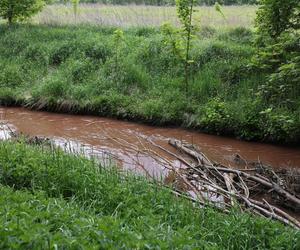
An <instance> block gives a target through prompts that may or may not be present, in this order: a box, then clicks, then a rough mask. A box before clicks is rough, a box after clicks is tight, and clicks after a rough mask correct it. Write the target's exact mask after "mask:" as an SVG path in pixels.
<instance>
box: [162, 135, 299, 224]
mask: <svg viewBox="0 0 300 250" xmlns="http://www.w3.org/2000/svg"><path fill="white" fill-rule="evenodd" d="M169 144H170V145H172V146H173V147H174V148H176V149H177V150H178V152H180V153H178V154H174V153H173V152H171V151H168V150H167V149H165V148H163V147H161V146H159V145H156V146H157V147H159V148H160V149H161V150H164V151H165V152H168V153H169V154H171V155H173V156H174V157H176V158H177V159H178V160H180V161H181V162H182V163H183V165H184V166H185V167H184V168H182V169H173V171H174V173H175V174H174V175H175V178H174V182H173V187H174V188H175V189H177V192H178V193H181V194H182V193H183V192H185V193H189V194H190V196H191V197H192V199H193V200H194V201H197V202H199V203H200V204H202V205H211V206H214V207H216V208H218V209H220V210H222V211H224V212H227V211H228V210H229V208H230V207H233V206H238V207H240V208H241V209H242V210H245V211H249V212H252V213H254V214H257V215H260V216H264V217H268V218H271V219H275V220H278V221H280V222H282V223H284V224H286V225H289V226H292V227H294V228H297V229H300V222H299V221H298V220H297V219H296V218H294V217H293V216H292V215H291V214H290V213H288V212H286V209H285V211H283V210H282V208H280V207H285V208H287V209H289V210H294V212H297V211H298V212H299V210H300V196H299V195H300V193H299V192H298V191H299V189H298V188H299V183H300V180H299V178H300V177H299V173H297V171H296V170H295V173H294V172H292V173H291V174H289V173H288V171H279V172H275V171H273V170H272V169H271V168H269V167H267V166H264V165H263V164H262V163H259V162H258V163H256V164H253V163H252V164H251V167H252V168H251V169H249V168H248V169H246V168H245V169H243V170H238V169H233V168H228V167H225V166H223V165H220V164H216V163H213V162H211V161H210V160H209V159H208V158H207V157H206V156H205V155H204V154H203V153H201V152H200V151H199V150H198V149H197V148H196V147H194V146H193V145H191V144H188V143H183V142H181V141H178V140H174V139H171V140H170V141H169ZM183 154H185V155H188V156H189V157H190V158H191V159H192V160H187V159H186V158H185V157H183ZM293 174H298V175H293ZM291 178H293V179H295V178H296V181H295V180H293V181H294V182H293V184H292V185H291V182H290V180H291ZM297 178H298V179H297ZM297 181H298V182H297Z"/></svg>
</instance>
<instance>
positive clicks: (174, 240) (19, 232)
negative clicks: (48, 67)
mask: <svg viewBox="0 0 300 250" xmlns="http://www.w3.org/2000/svg"><path fill="white" fill-rule="evenodd" d="M0 170H1V171H0V191H1V197H0V222H1V223H0V225H1V226H0V248H1V249H16V248H18V249H20V248H22V249H27V248H31V249H40V248H50V249H53V248H55V249H82V248H85V249H86V248H88V249H99V247H100V248H104V249H299V247H300V235H299V232H296V231H294V230H292V229H289V228H287V227H284V226H283V225H281V224H279V223H275V222H272V221H269V220H267V219H262V218H256V217H251V216H250V215H247V214H240V213H239V212H237V211H232V212H231V213H230V214H228V215H224V214H221V213H219V212H216V211H214V210H211V209H199V208H197V207H194V206H193V205H192V204H191V203H189V202H188V201H186V200H183V199H179V198H176V197H175V196H174V195H173V194H171V193H170V191H168V190H167V189H162V188H160V187H158V186H155V185H152V184H149V183H148V182H147V181H146V180H145V179H143V178H138V177H134V176H131V175H126V177H125V175H124V174H121V173H119V172H117V171H116V170H114V169H113V168H102V167H101V166H98V165H97V164H96V163H95V162H92V161H89V160H87V159H84V158H81V157H79V156H70V155H66V154H64V153H62V152H61V151H59V150H53V151H50V152H49V151H48V149H45V148H41V147H34V146H29V145H26V144H23V143H12V142H0Z"/></svg>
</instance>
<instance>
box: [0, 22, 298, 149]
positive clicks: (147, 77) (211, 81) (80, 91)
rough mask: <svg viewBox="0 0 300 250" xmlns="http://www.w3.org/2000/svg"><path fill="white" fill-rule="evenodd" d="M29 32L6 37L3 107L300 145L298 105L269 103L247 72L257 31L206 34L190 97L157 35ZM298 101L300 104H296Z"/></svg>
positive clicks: (255, 75)
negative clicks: (167, 126)
mask: <svg viewBox="0 0 300 250" xmlns="http://www.w3.org/2000/svg"><path fill="white" fill-rule="evenodd" d="M114 31H115V28H103V27H93V26H77V27H75V26H74V27H72V26H66V27H56V26H31V25H27V26H26V25H22V26H15V27H11V28H8V27H7V26H4V25H2V26H1V29H0V34H1V36H0V66H1V72H0V104H1V105H16V104H17V105H21V106H26V107H30V108H33V109H38V110H48V111H54V112H65V113H73V114H93V115H99V116H107V117H116V118H120V119H126V120H132V121H139V122H145V123H150V124H154V125H176V126H182V127H186V128H192V129H196V130H199V131H204V132H207V133H213V134H220V135H230V136H235V137H238V138H241V139H244V140H258V141H268V142H275V143H288V144H299V141H300V108H299V107H300V106H299V105H297V104H298V103H299V100H298V99H299V95H295V96H294V97H291V99H292V102H289V104H288V105H284V104H280V103H279V104H273V103H270V102H269V101H267V100H266V99H265V98H263V97H262V96H261V95H260V94H259V93H260V86H262V85H263V83H264V82H265V80H266V78H265V75H264V73H262V72H260V71H258V70H256V69H254V68H252V67H249V65H250V64H251V58H252V56H253V55H254V54H255V48H254V47H253V45H252V41H253V39H254V37H253V34H252V33H251V31H249V30H247V29H244V28H238V29H232V30H227V31H223V32H220V31H218V32H217V31H215V30H214V29H212V28H206V29H203V30H202V31H200V32H199V33H198V39H197V40H196V41H195V44H194V47H193V50H192V58H193V60H194V61H195V63H194V66H193V69H192V71H193V81H191V83H190V86H189V92H188V97H186V94H185V91H184V86H183V77H182V76H183V74H182V71H183V67H182V66H181V64H180V62H179V61H178V59H176V57H174V56H173V55H172V53H171V52H170V47H169V46H167V45H166V44H165V43H164V37H163V36H162V34H161V32H160V31H159V30H158V28H156V29H154V28H130V29H127V30H125V34H124V39H122V40H121V41H119V42H117V43H116V42H113V41H115V35H114ZM297 98H298V99H297Z"/></svg>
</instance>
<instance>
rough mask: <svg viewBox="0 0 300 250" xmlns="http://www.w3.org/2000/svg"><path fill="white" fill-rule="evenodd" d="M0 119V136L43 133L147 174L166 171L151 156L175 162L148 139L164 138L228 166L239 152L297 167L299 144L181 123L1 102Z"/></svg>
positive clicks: (162, 142)
mask: <svg viewBox="0 0 300 250" xmlns="http://www.w3.org/2000/svg"><path fill="white" fill-rule="evenodd" d="M0 122H1V124H2V125H1V126H0V139H1V137H2V139H3V138H4V137H7V136H9V135H8V134H9V133H8V131H9V130H14V131H18V132H21V133H24V134H26V135H30V136H42V137H48V138H51V139H52V140H53V141H54V142H55V143H56V144H57V145H59V146H61V147H64V148H65V149H67V150H69V151H73V152H74V151H75V152H83V153H84V154H86V155H89V156H97V157H98V158H101V160H102V161H104V162H105V163H107V162H111V161H113V162H116V163H117V164H118V165H119V166H120V167H122V168H123V169H126V170H133V171H135V172H138V173H142V174H146V175H150V176H166V174H167V173H168V169H166V168H165V167H164V164H163V163H162V162H161V161H159V160H158V159H157V157H153V155H159V156H160V157H161V158H164V159H167V160H168V161H169V162H171V163H172V164H173V165H174V166H178V167H180V162H179V161H178V160H177V159H176V158H172V157H170V156H169V155H167V154H166V153H164V152H163V151H161V150H159V149H158V148H157V147H154V146H153V144H151V143H149V141H151V142H154V143H155V144H158V145H160V146H162V147H164V148H166V149H168V150H171V151H172V150H173V149H172V148H171V147H170V146H169V145H168V140H169V139H170V138H176V139H179V140H183V141H187V142H189V143H191V144H194V145H196V146H197V147H198V148H199V149H200V150H201V151H202V152H203V153H204V154H206V156H208V157H209V158H210V159H211V160H213V161H215V162H219V163H222V164H225V165H228V166H233V167H236V165H237V164H236V161H235V155H236V154H239V155H240V156H242V157H243V158H244V159H247V160H248V161H258V160H260V161H262V162H264V163H265V164H269V165H271V166H272V167H274V168H286V167H292V168H300V148H299V147H298V148H295V147H288V146H278V145H270V144H264V143H256V142H245V141H240V140H236V139H233V138H227V137H221V136H214V135H207V134H203V133H199V132H195V131H189V130H185V129H181V128H169V127H164V128H162V127H152V126H147V125H143V124H138V123H133V122H126V121H120V120H115V119H109V118H101V117H94V116H79V115H78V116H77V115H67V114H55V113H48V112H37V111H30V110H27V109H24V108H5V107H1V108H0ZM8 127H9V129H8ZM149 152H152V153H151V154H152V156H151V154H149Z"/></svg>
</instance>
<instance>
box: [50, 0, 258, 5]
mask: <svg viewBox="0 0 300 250" xmlns="http://www.w3.org/2000/svg"><path fill="white" fill-rule="evenodd" d="M67 1H68V0H57V1H56V2H61V3H66V2H67ZM80 2H81V3H103V4H147V5H159V6H161V5H174V4H175V0H80ZM195 2H196V3H197V4H199V5H203V4H205V5H214V4H215V3H216V2H218V3H220V4H224V5H236V4H239V5H242V4H255V3H256V2H257V0H195Z"/></svg>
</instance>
